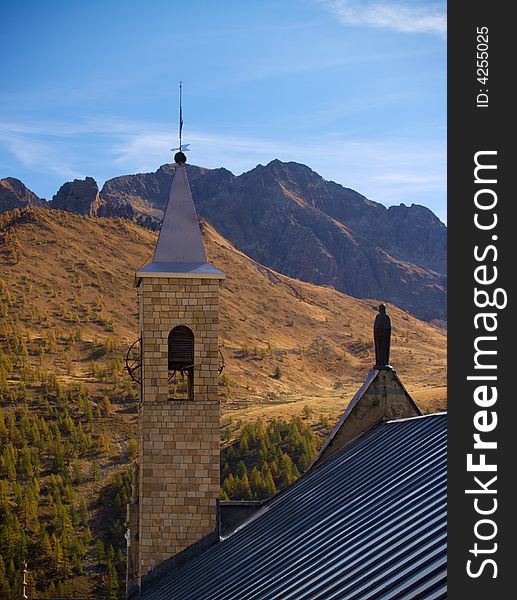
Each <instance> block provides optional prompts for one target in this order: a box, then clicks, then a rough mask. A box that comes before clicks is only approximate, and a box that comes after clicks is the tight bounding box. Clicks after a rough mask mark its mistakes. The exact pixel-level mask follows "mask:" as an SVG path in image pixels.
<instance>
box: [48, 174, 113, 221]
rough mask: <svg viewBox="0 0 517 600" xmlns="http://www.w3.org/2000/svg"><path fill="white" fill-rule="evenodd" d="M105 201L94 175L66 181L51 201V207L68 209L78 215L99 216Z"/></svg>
mask: <svg viewBox="0 0 517 600" xmlns="http://www.w3.org/2000/svg"><path fill="white" fill-rule="evenodd" d="M102 204H103V202H102V199H101V197H100V194H99V186H98V185H97V182H96V181H95V179H93V177H86V178H85V179H74V180H73V181H68V182H67V183H64V184H63V185H62V186H61V187H60V188H59V191H58V192H57V194H55V195H54V196H53V197H52V200H51V201H50V203H49V206H50V208H56V209H59V210H67V211H68V212H72V213H75V214H76V215H87V216H89V217H93V216H97V214H98V212H99V208H100V207H101V206H102Z"/></svg>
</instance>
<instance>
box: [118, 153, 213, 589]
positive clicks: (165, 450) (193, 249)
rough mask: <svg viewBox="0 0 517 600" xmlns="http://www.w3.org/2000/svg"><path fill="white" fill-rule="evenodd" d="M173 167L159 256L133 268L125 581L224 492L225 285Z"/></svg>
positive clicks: (178, 169) (174, 542)
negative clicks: (133, 437) (135, 441)
mask: <svg viewBox="0 0 517 600" xmlns="http://www.w3.org/2000/svg"><path fill="white" fill-rule="evenodd" d="M174 158H175V161H176V163H175V170H174V176H173V181H172V186H171V191H170V195H169V201H168V204H167V207H166V209H165V214H164V218H163V223H162V227H161V230H160V235H159V238H158V242H157V244H156V248H155V251H154V256H153V258H152V260H151V262H149V263H148V264H146V265H145V266H143V267H142V268H141V269H139V270H138V271H137V272H136V286H137V289H138V302H139V323H140V336H141V398H140V407H139V452H138V467H137V468H136V469H135V470H134V476H133V495H132V499H131V501H130V504H129V507H128V521H129V532H128V591H129V588H131V585H132V584H133V585H134V584H136V585H137V586H139V582H140V579H141V577H142V576H143V575H145V574H146V573H147V572H148V571H150V570H151V569H153V568H154V567H155V566H157V565H158V564H159V563H160V562H162V561H163V560H165V559H167V558H170V557H171V556H173V555H175V554H176V553H178V552H180V551H181V550H183V549H185V548H186V547H188V546H190V545H191V544H193V543H195V542H197V541H198V540H200V539H201V538H202V537H204V536H205V535H207V534H209V533H210V532H212V531H214V529H215V527H216V518H217V499H218V497H219V485H220V483H219V403H218V399H217V384H218V381H217V380H218V365H219V355H218V351H219V349H218V334H219V310H218V309H219V288H220V283H221V281H222V280H223V279H224V273H222V272H221V271H219V270H218V269H216V268H215V267H214V266H212V265H211V264H209V263H208V261H207V258H206V254H205V250H204V247H203V241H202V238H201V231H200V228H199V224H198V219H197V215H196V211H195V208H194V203H193V201H192V195H191V192H190V186H189V183H188V179H187V173H186V168H185V162H186V158H185V155H184V154H183V153H182V152H181V151H180V152H178V153H177V154H176V156H175V157H174Z"/></svg>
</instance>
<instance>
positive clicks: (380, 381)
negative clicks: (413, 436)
mask: <svg viewBox="0 0 517 600" xmlns="http://www.w3.org/2000/svg"><path fill="white" fill-rule="evenodd" d="M421 415H422V412H421V411H420V409H419V408H418V406H417V404H416V403H415V401H414V400H413V398H412V397H411V395H410V394H409V392H408V391H407V390H406V388H405V387H404V385H403V383H402V381H400V379H399V377H398V375H397V373H396V372H395V370H394V369H393V368H392V367H384V368H380V369H378V368H375V367H374V368H373V369H372V370H371V371H370V372H369V373H368V375H367V377H366V380H365V382H364V383H363V385H362V386H361V388H360V389H359V390H358V392H357V393H356V395H355V396H354V397H353V398H352V400H351V401H350V404H349V405H348V407H347V409H346V410H345V412H344V413H343V414H342V415H341V417H340V418H339V420H338V422H337V423H336V425H335V426H334V429H333V430H332V432H331V433H330V435H329V436H328V438H327V440H326V441H325V443H324V444H323V446H322V448H321V450H320V452H319V454H318V456H317V457H316V458H315V459H314V461H313V463H312V466H315V465H316V464H319V463H320V462H322V461H324V460H326V459H327V458H328V457H329V456H331V455H332V454H335V453H336V452H337V451H338V450H340V449H341V448H342V447H343V446H345V445H347V444H348V443H349V442H351V441H352V440H354V439H356V438H357V437H358V436H360V435H361V434H363V433H364V432H365V431H368V430H369V429H370V428H371V427H373V426H374V425H377V424H378V423H380V422H381V421H385V420H392V419H407V418H412V417H419V416H421Z"/></svg>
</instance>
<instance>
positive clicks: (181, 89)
mask: <svg viewBox="0 0 517 600" xmlns="http://www.w3.org/2000/svg"><path fill="white" fill-rule="evenodd" d="M182 100H183V81H180V131H179V138H180V152H181V151H182V150H181V132H182V130H183V103H182Z"/></svg>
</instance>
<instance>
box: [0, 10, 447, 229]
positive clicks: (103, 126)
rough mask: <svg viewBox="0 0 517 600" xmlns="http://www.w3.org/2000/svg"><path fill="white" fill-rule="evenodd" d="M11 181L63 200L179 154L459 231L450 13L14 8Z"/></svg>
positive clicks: (1, 141) (3, 44) (8, 87)
mask: <svg viewBox="0 0 517 600" xmlns="http://www.w3.org/2000/svg"><path fill="white" fill-rule="evenodd" d="M0 14H1V18H2V24H3V25H2V28H1V32H0V67H1V72H2V85H1V86H0V177H6V176H11V177H17V178H19V179H21V180H22V181H23V182H24V183H25V184H26V185H27V186H28V187H30V188H31V189H32V190H33V191H34V192H35V193H37V194H38V195H40V196H43V197H46V198H51V197H52V195H53V194H54V193H55V192H56V191H57V189H58V188H59V186H60V185H61V184H62V183H64V182H65V181H67V180H70V179H72V178H76V177H77V178H83V177H85V176H86V175H91V176H92V177H94V178H95V179H96V180H97V182H98V183H99V185H100V186H101V185H102V183H103V182H104V181H105V180H106V179H109V178H110V177H114V176H117V175H123V174H127V173H137V172H142V171H154V170H156V169H157V168H158V167H159V166H160V165H161V164H163V163H166V162H171V153H170V152H169V149H170V148H172V147H174V146H177V121H178V80H180V79H181V80H183V82H184V121H185V125H184V130H183V141H184V143H190V144H191V146H190V147H191V152H190V155H189V162H191V163H193V164H198V165H201V166H205V167H209V168H213V167H219V166H224V167H226V168H228V169H230V170H231V171H233V172H234V173H236V174H239V173H241V172H243V171H247V170H249V169H252V168H253V167H254V166H256V165H257V164H258V163H262V164H266V163H268V162H269V161H271V160H273V159H274V158H279V159H281V160H285V161H288V160H293V161H297V162H302V163H305V164H307V165H309V166H310V167H311V168H313V169H314V170H315V171H317V172H318V173H320V174H321V175H322V176H324V177H325V178H327V179H332V180H334V181H337V182H339V183H341V184H343V185H346V186H347V187H351V188H354V189H356V190H357V191H359V192H361V193H362V194H364V195H366V196H367V197H369V198H371V199H372V200H376V201H378V202H382V203H384V204H386V205H391V204H399V203H401V202H404V203H406V204H411V203H417V204H424V205H426V206H429V207H430V208H431V209H432V210H433V211H435V212H436V213H437V214H438V216H439V217H440V218H441V219H442V220H445V219H446V155H445V152H446V145H445V139H446V33H445V2H441V1H440V2H434V1H429V2H428V1H426V0H420V1H417V0H410V1H405V0H401V1H399V0H393V1H392V0H386V1H384V0H372V1H370V0H364V1H362V0H282V1H280V0H275V1H272V0H260V1H252V0H250V1H247V2H246V1H242V0H241V1H240V2H238V1H234V0H226V1H225V2H216V1H214V0H188V1H187V0H184V2H179V1H177V0H147V1H144V0H138V1H137V0H104V1H101V0H88V1H83V0H74V1H73V2H70V1H67V0H45V1H44V2H42V1H41V0H39V1H37V2H36V1H32V0H3V2H2V8H1V13H0Z"/></svg>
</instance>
